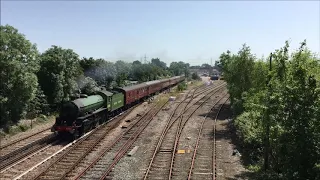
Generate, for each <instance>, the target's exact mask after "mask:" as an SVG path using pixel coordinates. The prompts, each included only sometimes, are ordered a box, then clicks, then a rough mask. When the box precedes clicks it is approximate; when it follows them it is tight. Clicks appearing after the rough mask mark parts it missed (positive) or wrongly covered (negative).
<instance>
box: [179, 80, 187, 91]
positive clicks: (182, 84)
mask: <svg viewBox="0 0 320 180" xmlns="http://www.w3.org/2000/svg"><path fill="white" fill-rule="evenodd" d="M187 88H188V85H187V83H186V82H181V83H179V84H178V88H177V90H178V91H184V90H186V89H187Z"/></svg>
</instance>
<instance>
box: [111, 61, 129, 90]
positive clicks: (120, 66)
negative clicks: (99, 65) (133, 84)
mask: <svg viewBox="0 0 320 180" xmlns="http://www.w3.org/2000/svg"><path fill="white" fill-rule="evenodd" d="M115 67H116V70H117V75H116V78H115V79H116V83H117V86H122V85H125V80H126V79H128V77H129V74H130V71H131V64H129V63H126V62H124V61H121V60H119V61H117V62H116V63H115Z"/></svg>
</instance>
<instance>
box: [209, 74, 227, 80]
mask: <svg viewBox="0 0 320 180" xmlns="http://www.w3.org/2000/svg"><path fill="white" fill-rule="evenodd" d="M223 79H224V78H223V76H219V75H213V76H211V77H210V80H213V81H215V80H223Z"/></svg>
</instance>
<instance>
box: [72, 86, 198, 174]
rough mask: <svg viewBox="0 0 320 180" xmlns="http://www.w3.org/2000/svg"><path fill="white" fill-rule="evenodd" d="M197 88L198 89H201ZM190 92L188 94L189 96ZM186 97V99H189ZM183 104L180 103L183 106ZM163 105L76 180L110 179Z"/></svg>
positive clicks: (103, 152) (125, 134) (108, 148)
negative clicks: (110, 175) (121, 160)
mask: <svg viewBox="0 0 320 180" xmlns="http://www.w3.org/2000/svg"><path fill="white" fill-rule="evenodd" d="M201 87H202V86H200V87H197V88H195V89H194V90H193V91H194V92H196V89H199V88H201ZM189 93H190V91H189V92H188V94H189ZM188 94H187V96H186V99H187V97H188ZM181 103H182V102H180V104H181ZM166 104H167V103H165V104H163V105H162V106H161V108H160V109H157V110H155V113H151V115H150V117H147V118H146V119H145V120H144V121H141V125H139V126H135V127H137V129H136V130H133V129H128V130H127V132H126V133H124V135H123V136H120V137H119V138H118V139H116V140H115V141H114V142H113V143H112V145H110V146H108V147H106V148H105V149H104V150H103V151H102V153H101V154H99V155H98V157H97V158H96V159H94V160H93V162H92V163H91V164H90V165H89V166H87V167H86V168H85V169H84V170H83V171H82V172H80V174H79V175H78V176H77V177H76V178H75V179H104V178H107V177H109V173H110V172H111V171H112V168H113V167H114V166H115V164H116V163H117V162H118V161H119V160H120V159H121V158H122V157H123V156H124V155H125V154H126V152H127V151H128V150H129V149H130V148H131V146H132V144H133V143H134V142H135V141H136V139H137V137H138V136H139V135H140V133H142V131H143V130H144V129H145V128H146V127H147V126H148V124H149V123H150V122H151V120H152V118H153V117H154V116H155V115H156V114H157V113H158V112H159V111H160V110H161V109H162V108H163V107H164V106H165V105H166ZM180 104H179V105H180Z"/></svg>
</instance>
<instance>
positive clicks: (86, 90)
mask: <svg viewBox="0 0 320 180" xmlns="http://www.w3.org/2000/svg"><path fill="white" fill-rule="evenodd" d="M77 84H78V87H79V89H80V91H81V93H82V94H88V95H91V94H93V93H94V92H96V91H99V90H100V88H99V87H98V84H97V82H96V81H94V80H93V79H92V78H91V77H85V76H81V77H80V78H78V80H77Z"/></svg>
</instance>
